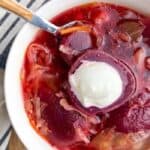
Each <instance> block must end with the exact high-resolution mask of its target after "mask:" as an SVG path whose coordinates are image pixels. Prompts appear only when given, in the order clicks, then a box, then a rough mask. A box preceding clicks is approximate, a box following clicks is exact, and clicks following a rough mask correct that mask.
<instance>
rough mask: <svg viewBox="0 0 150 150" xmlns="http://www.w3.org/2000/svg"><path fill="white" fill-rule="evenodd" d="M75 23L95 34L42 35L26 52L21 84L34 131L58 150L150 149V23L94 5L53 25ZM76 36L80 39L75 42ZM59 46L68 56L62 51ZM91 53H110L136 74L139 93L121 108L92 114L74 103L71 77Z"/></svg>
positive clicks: (119, 9) (115, 8)
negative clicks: (73, 68)
mask: <svg viewBox="0 0 150 150" xmlns="http://www.w3.org/2000/svg"><path fill="white" fill-rule="evenodd" d="M72 20H81V21H83V22H84V24H88V25H90V26H91V27H92V33H84V35H83V34H80V33H78V32H76V33H73V35H66V36H65V37H63V38H62V37H61V38H60V39H59V40H58V39H56V38H55V37H54V36H53V35H51V34H50V33H47V32H45V31H40V32H39V33H38V34H37V35H36V36H35V38H34V39H33V41H32V42H31V43H30V44H29V46H28V48H27V50H26V55H25V58H24V63H23V68H22V70H21V81H22V89H23V96H24V106H25V110H26V113H27V116H28V118H29V121H30V123H31V125H32V127H33V128H34V129H35V130H36V132H37V133H38V134H39V135H40V136H42V137H43V138H44V139H45V140H46V141H47V142H49V143H50V144H52V145H54V146H55V147H57V148H58V149H59V150H128V149H132V150H134V149H135V150H137V149H139V150H140V149H142V150H148V148H150V18H148V17H144V16H142V15H140V14H138V13H136V12H135V11H132V10H130V9H128V8H124V7H120V6H116V5H110V4H101V3H92V4H87V5H83V6H78V7H75V8H72V9H70V10H67V11H65V12H63V13H61V14H59V15H58V16H56V17H54V18H53V19H52V20H51V21H52V22H53V23H55V24H56V25H63V24H65V23H67V22H70V21H72ZM75 36H78V39H79V40H76V41H74V40H72V38H74V37H75ZM68 37H69V38H68ZM68 39H69V40H68ZM72 41H73V42H72ZM85 41H86V42H85ZM70 45H71V46H72V47H71V49H70V47H69V46H70ZM61 46H62V47H63V48H64V47H65V48H66V49H67V48H68V47H69V50H70V51H69V52H64V51H62V50H61V48H60V47H61ZM66 49H65V50H66ZM89 49H90V51H91V50H95V49H96V50H98V51H102V52H104V53H107V54H109V55H111V56H112V57H115V58H116V59H119V60H121V61H123V62H124V63H125V64H126V65H127V66H128V67H129V68H130V69H131V70H132V72H133V74H134V77H135V79H136V89H135V91H134V94H133V95H132V96H131V97H130V99H129V100H128V101H126V102H125V104H122V105H121V106H120V105H119V106H118V107H119V108H117V107H114V109H113V110H112V109H111V111H107V112H97V113H94V114H93V113H91V114H90V113H89V112H88V113H87V112H84V111H82V110H81V109H80V108H78V107H76V106H75V105H74V104H73V102H72V97H70V95H69V94H68V90H67V88H68V73H69V70H70V68H71V66H72V64H73V63H74V62H75V61H76V59H77V58H78V57H80V56H81V57H82V55H84V54H85V53H86V52H87V51H88V50H89ZM137 141H138V143H140V144H137Z"/></svg>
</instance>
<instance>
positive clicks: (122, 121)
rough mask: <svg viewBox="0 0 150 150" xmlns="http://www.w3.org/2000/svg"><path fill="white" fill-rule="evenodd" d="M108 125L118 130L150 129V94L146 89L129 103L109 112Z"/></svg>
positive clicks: (127, 131)
mask: <svg viewBox="0 0 150 150" xmlns="http://www.w3.org/2000/svg"><path fill="white" fill-rule="evenodd" d="M107 124H108V125H109V126H115V129H116V130H117V131H119V132H125V133H130V132H137V131H141V130H142V131H143V130H149V129H150V94H149V93H148V92H146V91H143V93H141V94H139V95H137V96H135V97H134V98H133V99H132V100H131V101H130V102H129V103H127V104H125V105H124V106H122V107H120V108H119V109H117V110H115V111H113V112H111V113H110V119H109V120H108V123H107Z"/></svg>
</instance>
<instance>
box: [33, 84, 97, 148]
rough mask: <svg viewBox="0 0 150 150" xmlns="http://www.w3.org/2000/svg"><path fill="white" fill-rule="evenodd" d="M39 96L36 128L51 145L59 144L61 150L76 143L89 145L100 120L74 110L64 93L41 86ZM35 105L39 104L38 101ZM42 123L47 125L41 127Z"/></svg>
mask: <svg viewBox="0 0 150 150" xmlns="http://www.w3.org/2000/svg"><path fill="white" fill-rule="evenodd" d="M37 95H38V105H36V107H35V109H34V112H35V115H36V126H37V127H38V130H40V133H42V135H44V136H46V137H47V139H48V140H49V142H50V143H51V144H54V145H56V144H57V145H58V147H60V148H61V149H62V146H64V149H65V147H67V146H69V145H71V144H73V143H75V142H83V143H86V142H87V143H88V142H89V138H90V136H91V135H93V134H96V133H92V131H94V128H95V126H96V124H97V123H99V119H98V118H97V117H96V116H93V117H88V116H86V115H84V114H82V113H80V112H79V111H78V110H76V109H74V107H72V106H71V105H69V104H68V103H67V99H66V97H65V95H64V94H63V92H57V93H55V92H53V91H52V90H50V89H49V87H47V86H46V85H44V84H41V85H40V86H39V90H38V94H37ZM34 103H37V102H36V99H35V100H34ZM37 106H38V107H37ZM41 122H45V125H44V126H41ZM46 129H47V131H46V132H44V131H45V130H46ZM62 150H63V149H62Z"/></svg>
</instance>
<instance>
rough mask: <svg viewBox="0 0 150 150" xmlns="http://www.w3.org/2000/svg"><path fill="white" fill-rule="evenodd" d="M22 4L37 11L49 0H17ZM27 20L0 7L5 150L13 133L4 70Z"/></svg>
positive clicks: (1, 146) (0, 129) (0, 144)
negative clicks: (4, 90) (5, 89)
mask: <svg viewBox="0 0 150 150" xmlns="http://www.w3.org/2000/svg"><path fill="white" fill-rule="evenodd" d="M17 1H18V2H19V3H21V4H22V5H24V6H26V7H28V8H30V9H31V10H33V11H35V10H36V9H37V8H39V7H40V6H41V5H43V4H44V3H45V2H47V1H48V0H17ZM25 22H26V21H25V20H23V19H21V18H19V17H18V16H16V15H15V14H12V13H9V12H8V11H6V10H4V9H2V8H0V68H1V70H0V150H5V149H6V147H7V144H8V141H9V137H10V133H11V125H10V121H9V119H8V115H7V111H6V108H5V100H4V94H3V70H2V69H5V64H6V60H7V56H8V53H9V50H10V47H11V45H12V42H13V40H14V38H15V36H16V34H17V33H18V32H19V31H20V29H21V28H22V26H23V25H24V23H25Z"/></svg>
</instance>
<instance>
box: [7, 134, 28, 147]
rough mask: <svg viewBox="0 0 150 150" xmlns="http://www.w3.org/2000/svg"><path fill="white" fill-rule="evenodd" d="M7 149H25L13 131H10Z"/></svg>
mask: <svg viewBox="0 0 150 150" xmlns="http://www.w3.org/2000/svg"><path fill="white" fill-rule="evenodd" d="M8 150H26V148H25V147H24V146H23V144H22V143H21V141H20V140H19V138H18V137H17V135H16V134H15V132H14V131H12V135H11V137H10V141H9V144H8Z"/></svg>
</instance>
